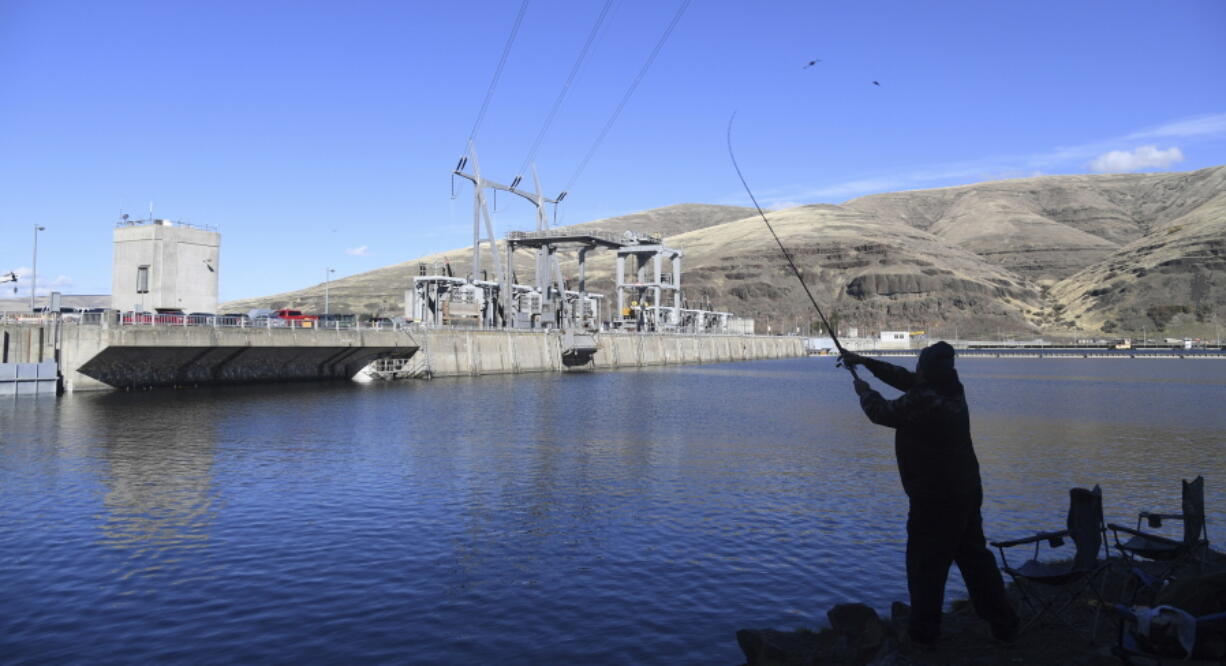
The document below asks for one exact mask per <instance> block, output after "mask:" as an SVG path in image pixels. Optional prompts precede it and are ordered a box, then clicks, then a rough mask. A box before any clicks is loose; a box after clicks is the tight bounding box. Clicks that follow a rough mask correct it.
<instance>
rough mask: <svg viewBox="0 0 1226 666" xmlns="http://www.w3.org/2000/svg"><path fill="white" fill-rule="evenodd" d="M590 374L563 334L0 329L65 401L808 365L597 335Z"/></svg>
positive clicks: (788, 340)
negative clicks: (179, 389) (373, 377)
mask: <svg viewBox="0 0 1226 666" xmlns="http://www.w3.org/2000/svg"><path fill="white" fill-rule="evenodd" d="M595 339H596V350H595V353H594V354H592V355H591V356H590V358H588V359H587V360H586V361H585V362H584V363H582V364H578V365H575V364H568V363H566V362H565V361H564V352H565V346H566V335H565V334H564V333H560V332H557V331H548V332H543V331H499V330H474V329H453V328H422V327H416V326H409V327H394V328H382V329H372V328H348V329H346V328H341V329H339V330H335V329H300V328H260V327H255V328H224V327H209V326H108V325H98V324H83V323H73V322H62V321H49V322H47V323H44V324H5V325H0V354H2V356H0V361H2V362H5V363H34V362H39V361H57V362H58V363H59V367H60V371H61V382H62V386H63V389H64V390H65V391H89V390H107V389H143V388H149V387H169V386H200V385H208V384H240V383H259V382H279V381H299V380H312V379H348V378H351V377H353V376H355V375H357V374H358V373H359V372H360V371H361V370H362V369H363V368H365V367H367V366H368V365H370V364H371V363H373V362H375V361H377V360H380V359H389V358H393V359H394V358H401V359H411V360H412V362H413V364H414V365H415V366H416V367H417V368H418V369H419V370H420V372H419V374H422V375H427V376H435V377H443V376H455V375H483V374H500V373H516V372H559V371H564V370H600V369H614V368H626V367H641V366H650V365H665V364H679V363H715V362H723V361H747V360H754V359H766V358H785V357H797V356H804V355H805V349H804V340H803V338H798V337H772V336H750V335H687V334H671V333H641V334H634V333H600V334H597V335H596V336H595Z"/></svg>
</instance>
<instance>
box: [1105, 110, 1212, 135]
mask: <svg viewBox="0 0 1226 666" xmlns="http://www.w3.org/2000/svg"><path fill="white" fill-rule="evenodd" d="M1212 136H1226V113H1215V114H1211V115H1207V116H1197V117H1195V118H1185V119H1183V120H1176V121H1175V122H1173V123H1167V124H1165V125H1159V126H1158V127H1152V128H1150V129H1147V130H1141V131H1140V132H1135V133H1133V134H1129V135H1128V136H1127V137H1124V138H1125V139H1132V140H1136V139H1159V138H1169V137H1177V138H1192V137H1212Z"/></svg>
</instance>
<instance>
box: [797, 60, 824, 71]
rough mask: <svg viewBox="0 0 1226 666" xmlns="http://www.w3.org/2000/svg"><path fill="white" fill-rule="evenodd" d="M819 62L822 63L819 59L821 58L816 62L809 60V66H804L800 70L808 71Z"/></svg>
mask: <svg viewBox="0 0 1226 666" xmlns="http://www.w3.org/2000/svg"><path fill="white" fill-rule="evenodd" d="M821 61H822V59H821V58H818V59H817V60H810V61H809V64H807V65H805V66H804V67H801V69H809V68H810V67H812V66H814V65H816V64H817V63H819V62H821Z"/></svg>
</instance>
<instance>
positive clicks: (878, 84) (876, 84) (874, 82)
mask: <svg viewBox="0 0 1226 666" xmlns="http://www.w3.org/2000/svg"><path fill="white" fill-rule="evenodd" d="M873 85H875V86H877V87H878V88H880V87H881V84H880V83H877V82H876V81H873Z"/></svg>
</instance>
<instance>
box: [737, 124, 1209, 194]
mask: <svg viewBox="0 0 1226 666" xmlns="http://www.w3.org/2000/svg"><path fill="white" fill-rule="evenodd" d="M1160 137H1165V138H1183V139H1185V140H1187V141H1195V140H1204V139H1216V138H1220V137H1226V113H1218V114H1211V115H1204V116H1196V117H1192V118H1184V119H1180V120H1176V121H1172V122H1169V123H1166V124H1164V125H1159V126H1157V127H1151V128H1148V129H1144V130H1140V131H1138V132H1133V133H1131V134H1127V135H1125V136H1121V137H1115V138H1111V139H1107V140H1104V141H1094V142H1089V143H1085V144H1080V145H1074V146H1058V147H1056V148H1053V149H1051V150H1047V151H1043V152H1039V153H1033V154H1029V155H998V156H993V157H985V158H981V159H976V160H968V161H963V162H946V163H940V164H933V165H929V166H917V167H913V168H910V169H903V170H900V171H897V172H892V173H888V174H881V175H867V176H865V177H863V178H857V179H854V180H849V181H844V182H841V183H832V184H829V185H823V186H821V187H816V188H778V189H775V190H767V191H766V192H764V193H762V197H761V198H762V200H763V201H764V202H765V203H766V205H767V206H769V207H775V206H777V205H779V204H780V203H794V202H797V201H800V202H809V203H812V202H816V201H832V200H846V199H850V198H854V197H857V196H863V195H866V194H875V193H878V192H893V191H899V190H912V189H922V188H928V187H948V186H951V185H962V184H966V183H971V182H981V181H985V180H999V179H1001V178H1016V177H1019V176H1021V177H1029V176H1038V175H1042V174H1044V173H1069V172H1070V171H1075V170H1077V169H1079V168H1091V169H1093V170H1094V171H1104V170H1105V169H1099V168H1097V167H1093V166H1091V165H1092V162H1091V161H1093V162H1097V161H1098V159H1102V158H1105V157H1106V156H1107V155H1109V154H1111V153H1112V152H1130V153H1138V152H1139V153H1140V154H1139V155H1134V157H1133V159H1132V162H1133V163H1140V162H1141V161H1142V159H1141V158H1144V157H1146V156H1148V157H1149V158H1150V161H1152V162H1153V163H1152V164H1151V165H1149V166H1143V167H1137V168H1162V167H1165V166H1170V165H1171V164H1175V163H1178V162H1180V161H1182V160H1183V152H1182V151H1181V150H1180V149H1178V148H1174V147H1172V148H1170V149H1167V150H1165V151H1159V150H1157V148H1156V146H1148V147H1150V148H1154V150H1155V151H1156V153H1159V154H1161V159H1159V157H1158V155H1155V154H1151V153H1148V152H1141V149H1143V148H1146V147H1147V146H1144V145H1138V144H1139V143H1140V142H1141V141H1143V140H1145V139H1149V140H1151V141H1152V140H1153V139H1155V138H1160ZM1172 150H1174V151H1175V152H1174V153H1172V152H1171V151H1172ZM1114 159H1116V161H1117V162H1118V163H1119V164H1121V165H1122V164H1123V162H1124V160H1122V159H1119V158H1114ZM1162 159H1165V160H1168V161H1167V162H1166V163H1165V164H1162V163H1161V160H1162ZM1131 170H1135V169H1131ZM733 202H736V203H740V200H739V198H738V199H730V200H729V203H733Z"/></svg>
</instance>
